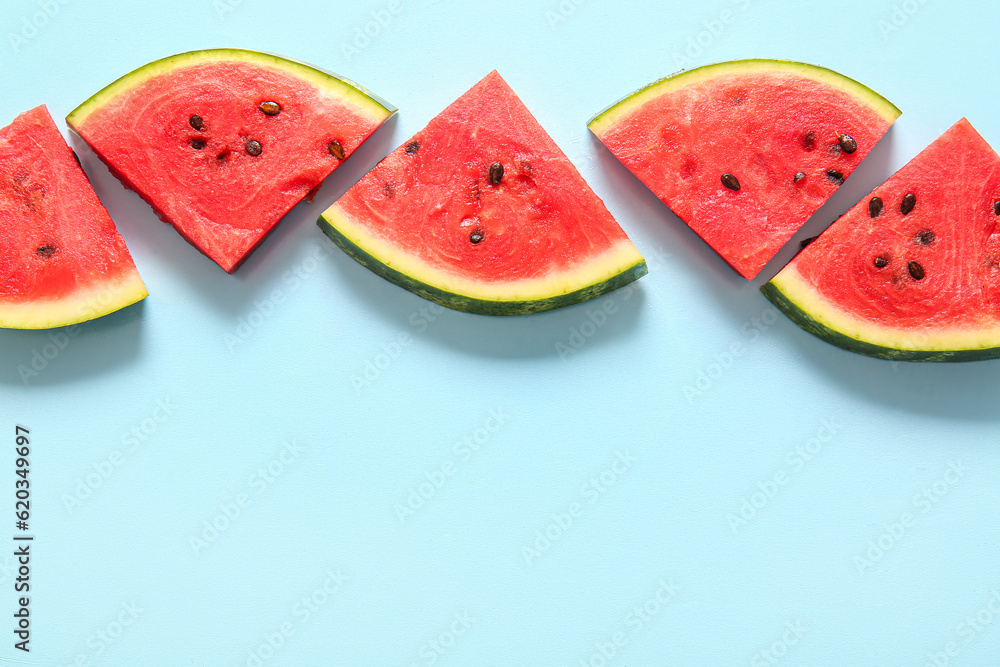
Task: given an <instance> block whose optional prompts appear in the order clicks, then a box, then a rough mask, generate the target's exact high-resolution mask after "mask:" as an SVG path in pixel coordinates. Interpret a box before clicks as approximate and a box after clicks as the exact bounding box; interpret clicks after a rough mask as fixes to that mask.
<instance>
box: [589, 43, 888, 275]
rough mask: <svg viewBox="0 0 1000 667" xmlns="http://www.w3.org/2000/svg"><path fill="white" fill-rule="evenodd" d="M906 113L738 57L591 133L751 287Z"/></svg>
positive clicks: (835, 79)
mask: <svg viewBox="0 0 1000 667" xmlns="http://www.w3.org/2000/svg"><path fill="white" fill-rule="evenodd" d="M898 116H899V109H897V108H896V107H895V106H893V105H892V104H891V103H889V101H888V100H886V99H885V98H884V97H882V96H881V95H878V94H877V93H875V92H874V91H872V90H871V89H869V88H867V87H865V86H863V85H861V84H860V83H858V82H857V81H854V80H853V79H849V78H847V77H845V76H843V75H841V74H838V73H837V72H834V71H832V70H829V69H825V68H822V67H816V66H813V65H806V64H803V63H794V62H787V61H779V60H740V61H733V62H725V63H719V64H716V65H707V66H705V67H699V68H697V69H693V70H690V71H686V72H681V73H680V74H676V75H674V76H671V77H667V78H666V79H661V80H660V81H657V82H655V83H653V84H650V85H649V86H647V87H645V88H643V89H642V90H640V91H637V92H635V93H633V94H632V95H630V96H628V97H626V98H625V99H623V100H621V101H620V102H618V103H616V104H614V105H612V106H611V107H609V108H608V109H606V110H605V111H603V112H601V113H600V114H598V115H597V116H596V117H594V119H593V120H591V121H590V129H591V130H592V131H593V132H594V134H595V135H596V136H597V137H598V138H599V139H600V140H601V141H602V142H604V144H605V145H607V147H608V148H609V149H610V150H611V152H612V153H613V154H614V155H615V156H616V157H618V159H619V160H621V161H622V163H623V164H624V165H625V166H626V167H628V169H629V170H630V171H632V173H634V174H635V175H636V176H638V177H639V179H640V180H641V181H642V182H643V183H645V184H646V186H647V187H649V189H650V190H652V191H653V192H654V193H655V194H656V196H657V197H659V198H660V199H661V200H662V201H663V202H664V203H665V204H667V206H669V207H670V208H671V209H672V210H673V211H674V213H676V214H677V216H678V217H679V218H680V219H681V220H683V221H684V222H685V223H687V225H688V226H689V227H691V229H693V230H694V231H695V232H697V233H698V235H700V236H701V237H702V239H704V240H705V242H706V243H708V244H709V245H710V246H712V248H714V249H715V251H716V252H717V253H719V254H720V255H721V256H722V258H723V259H725V260H726V261H727V262H729V264H730V265H731V266H732V267H733V268H734V269H736V270H737V271H738V272H739V273H740V274H741V275H742V276H744V277H745V278H747V279H752V278H754V277H755V276H756V275H757V274H758V273H759V272H760V270H761V269H762V268H763V267H764V265H765V264H766V263H767V262H768V260H770V259H771V258H772V257H773V256H774V255H775V253H777V252H778V250H780V249H781V247H782V246H783V245H784V244H785V243H786V242H787V241H788V240H789V239H790V238H791V237H792V235H793V234H794V233H795V232H796V231H797V230H798V229H799V227H801V226H802V224H803V223H805V222H806V220H808V219H809V216H811V215H812V214H813V213H814V212H815V211H816V209H818V208H819V207H820V206H821V205H823V203H824V202H826V200H827V199H829V197H830V196H831V195H832V194H833V193H834V192H835V191H836V189H837V188H838V187H840V185H841V184H842V183H843V182H844V179H846V178H847V177H848V176H850V175H851V172H853V171H854V169H855V167H857V165H858V164H859V163H860V162H861V161H862V160H863V159H864V158H865V156H866V155H868V153H869V151H871V149H872V147H873V146H874V145H875V144H876V142H878V140H879V139H880V138H881V137H882V135H883V134H885V132H886V130H888V129H889V127H890V126H891V125H892V123H893V122H894V121H895V120H896V118H897V117H898Z"/></svg>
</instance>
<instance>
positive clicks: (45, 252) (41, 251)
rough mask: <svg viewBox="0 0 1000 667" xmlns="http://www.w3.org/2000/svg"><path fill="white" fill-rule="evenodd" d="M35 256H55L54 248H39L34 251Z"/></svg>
mask: <svg viewBox="0 0 1000 667" xmlns="http://www.w3.org/2000/svg"><path fill="white" fill-rule="evenodd" d="M35 254H36V255H38V256H39V257H51V256H52V255H54V254H56V247H55V246H54V245H43V246H39V247H38V250H36V251H35Z"/></svg>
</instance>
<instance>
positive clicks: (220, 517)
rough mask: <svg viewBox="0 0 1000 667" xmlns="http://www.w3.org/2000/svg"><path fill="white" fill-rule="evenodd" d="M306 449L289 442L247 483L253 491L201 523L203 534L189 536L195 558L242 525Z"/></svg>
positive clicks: (238, 496) (248, 478)
mask: <svg viewBox="0 0 1000 667" xmlns="http://www.w3.org/2000/svg"><path fill="white" fill-rule="evenodd" d="M302 449H303V446H302V445H300V444H298V443H297V442H296V441H295V440H286V441H285V442H284V444H283V446H282V448H281V450H279V451H278V453H277V454H276V455H275V456H274V458H272V459H271V460H270V461H268V462H267V463H266V464H265V465H262V466H260V467H258V468H257V470H255V471H254V472H253V473H251V474H250V476H249V477H247V482H246V484H247V486H248V487H250V490H249V491H243V492H241V493H237V494H236V495H235V496H233V497H232V498H231V499H230V500H227V501H225V502H223V503H221V504H220V505H219V507H218V510H216V511H215V513H214V514H213V516H211V517H209V518H208V519H205V520H204V521H202V522H201V525H202V530H201V532H200V533H198V534H191V535H189V536H188V544H189V545H190V546H191V550H192V551H193V552H194V554H195V555H196V556H197V555H198V554H200V553H201V552H203V551H204V550H205V549H207V548H208V547H209V546H210V545H212V544H214V543H215V542H216V541H217V540H218V539H219V537H220V536H221V535H222V534H223V533H224V532H226V531H227V530H229V528H230V527H232V525H233V524H234V523H236V522H237V521H239V519H240V518H241V517H242V516H243V514H244V512H245V510H246V509H247V508H248V507H250V506H251V505H252V504H253V501H254V498H255V497H259V496H260V495H261V494H263V493H264V492H265V491H267V490H268V489H270V488H271V487H272V486H274V484H275V482H276V481H277V480H278V478H280V477H281V476H282V475H284V474H285V471H286V470H288V468H289V467H290V466H291V465H292V464H293V463H295V462H296V461H298V459H299V457H300V456H301V455H302Z"/></svg>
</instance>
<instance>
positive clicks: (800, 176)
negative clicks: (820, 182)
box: [792, 171, 806, 183]
mask: <svg viewBox="0 0 1000 667" xmlns="http://www.w3.org/2000/svg"><path fill="white" fill-rule="evenodd" d="M805 177H806V174H805V172H802V171H799V172H796V174H795V177H794V178H792V182H793V183H798V182H799V181H801V180H802V179H803V178H805Z"/></svg>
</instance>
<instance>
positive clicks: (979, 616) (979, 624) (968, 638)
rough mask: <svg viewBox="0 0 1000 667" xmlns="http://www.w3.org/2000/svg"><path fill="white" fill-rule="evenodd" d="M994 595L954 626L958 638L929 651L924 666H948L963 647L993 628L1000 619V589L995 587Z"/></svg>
mask: <svg viewBox="0 0 1000 667" xmlns="http://www.w3.org/2000/svg"><path fill="white" fill-rule="evenodd" d="M991 593H992V596H991V597H990V599H989V600H987V601H986V603H985V604H984V605H983V606H982V607H981V608H980V609H979V610H978V611H976V612H974V613H972V614H969V615H968V616H966V617H965V618H963V619H962V620H961V621H959V622H958V623H957V624H956V625H955V628H954V632H955V634H956V635H957V638H956V639H953V640H949V641H948V642H946V643H945V644H944V646H942V647H941V648H940V649H939V650H937V651H930V652H928V653H927V662H925V663H924V665H923V667H947V666H948V665H950V664H951V659H952V658H955V657H957V656H959V655H961V653H962V647H963V646H968V645H969V644H971V643H972V642H973V640H975V639H976V638H977V637H979V636H980V635H982V634H983V633H985V632H986V631H988V630H991V629H993V628H994V627H995V626H994V621H997V620H1000V590H997V589H996V588H994V589H993V590H992V591H991Z"/></svg>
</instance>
